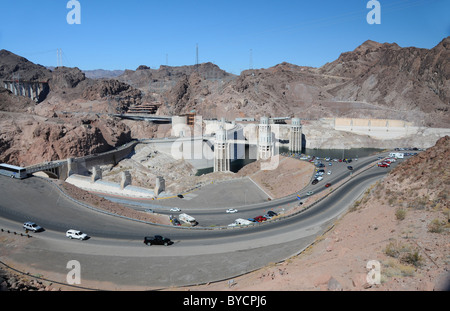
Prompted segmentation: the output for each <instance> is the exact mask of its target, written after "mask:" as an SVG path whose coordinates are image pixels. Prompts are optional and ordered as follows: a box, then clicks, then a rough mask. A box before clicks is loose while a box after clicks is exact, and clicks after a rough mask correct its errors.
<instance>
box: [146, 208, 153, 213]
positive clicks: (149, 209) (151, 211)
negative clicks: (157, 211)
mask: <svg viewBox="0 0 450 311" xmlns="http://www.w3.org/2000/svg"><path fill="white" fill-rule="evenodd" d="M145 211H146V212H147V213H154V211H153V210H152V209H151V208H146V209H145Z"/></svg>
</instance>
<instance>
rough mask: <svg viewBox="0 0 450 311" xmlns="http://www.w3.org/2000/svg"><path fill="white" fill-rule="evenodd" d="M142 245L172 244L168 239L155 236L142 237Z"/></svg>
mask: <svg viewBox="0 0 450 311" xmlns="http://www.w3.org/2000/svg"><path fill="white" fill-rule="evenodd" d="M144 244H146V245H148V246H150V245H164V246H168V245H171V244H173V242H172V241H171V240H170V239H169V238H165V237H163V236H161V235H155V236H153V237H150V236H146V237H144Z"/></svg>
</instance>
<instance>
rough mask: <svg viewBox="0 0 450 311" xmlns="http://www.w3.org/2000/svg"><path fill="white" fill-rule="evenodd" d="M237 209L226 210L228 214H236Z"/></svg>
mask: <svg viewBox="0 0 450 311" xmlns="http://www.w3.org/2000/svg"><path fill="white" fill-rule="evenodd" d="M237 211H238V210H237V209H235V208H229V209H227V210H226V212H227V214H234V213H237Z"/></svg>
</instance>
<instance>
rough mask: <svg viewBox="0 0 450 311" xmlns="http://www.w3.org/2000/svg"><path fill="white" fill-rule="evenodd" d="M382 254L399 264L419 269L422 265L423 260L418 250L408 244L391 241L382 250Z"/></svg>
mask: <svg viewBox="0 0 450 311" xmlns="http://www.w3.org/2000/svg"><path fill="white" fill-rule="evenodd" d="M383 251H384V253H385V254H386V255H387V256H389V257H393V258H397V259H398V260H399V261H400V262H401V263H403V264H408V265H412V266H415V267H419V266H421V265H422V262H423V258H422V256H421V255H420V252H419V249H418V248H413V247H411V246H410V245H409V244H406V243H405V244H403V243H399V242H398V241H395V240H394V241H391V242H390V243H389V244H388V245H386V247H385V248H384V250H383Z"/></svg>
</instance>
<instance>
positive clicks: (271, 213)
mask: <svg viewBox="0 0 450 311" xmlns="http://www.w3.org/2000/svg"><path fill="white" fill-rule="evenodd" d="M267 215H269V216H271V217H274V216H277V215H278V214H277V213H275V212H274V211H268V212H267Z"/></svg>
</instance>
